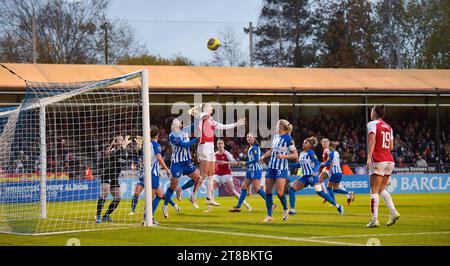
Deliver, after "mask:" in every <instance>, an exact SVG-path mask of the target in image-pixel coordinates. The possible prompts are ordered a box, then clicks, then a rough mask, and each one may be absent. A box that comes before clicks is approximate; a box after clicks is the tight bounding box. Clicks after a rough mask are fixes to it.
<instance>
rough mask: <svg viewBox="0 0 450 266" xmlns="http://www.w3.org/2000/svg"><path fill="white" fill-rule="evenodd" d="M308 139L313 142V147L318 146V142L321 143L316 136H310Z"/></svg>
mask: <svg viewBox="0 0 450 266" xmlns="http://www.w3.org/2000/svg"><path fill="white" fill-rule="evenodd" d="M306 141H308V142H309V143H310V144H311V146H313V147H316V146H317V144H319V142H318V141H317V139H316V137H309V138H307V139H306Z"/></svg>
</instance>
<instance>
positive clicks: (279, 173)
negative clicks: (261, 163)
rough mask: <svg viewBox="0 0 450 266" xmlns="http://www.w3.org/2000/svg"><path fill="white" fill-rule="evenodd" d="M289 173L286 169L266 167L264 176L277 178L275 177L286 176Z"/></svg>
mask: <svg viewBox="0 0 450 266" xmlns="http://www.w3.org/2000/svg"><path fill="white" fill-rule="evenodd" d="M288 175H289V171H288V170H277V169H272V168H269V169H267V173H266V178H271V179H277V178H287V177H288Z"/></svg>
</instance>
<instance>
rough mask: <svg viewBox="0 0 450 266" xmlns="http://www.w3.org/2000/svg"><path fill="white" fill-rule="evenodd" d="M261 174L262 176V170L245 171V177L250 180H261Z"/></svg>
mask: <svg viewBox="0 0 450 266" xmlns="http://www.w3.org/2000/svg"><path fill="white" fill-rule="evenodd" d="M261 176H262V171H248V172H247V173H245V178H246V179H251V180H256V179H258V180H261Z"/></svg>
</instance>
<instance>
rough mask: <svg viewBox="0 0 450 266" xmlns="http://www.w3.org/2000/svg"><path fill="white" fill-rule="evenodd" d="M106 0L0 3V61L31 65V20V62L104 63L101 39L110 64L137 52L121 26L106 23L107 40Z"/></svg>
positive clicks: (128, 29)
mask: <svg viewBox="0 0 450 266" xmlns="http://www.w3.org/2000/svg"><path fill="white" fill-rule="evenodd" d="M109 5H110V1H108V0H84V1H68V0H27V1H25V0H2V1H0V60H1V61H6V62H31V61H32V54H33V27H32V22H33V18H34V21H35V29H36V51H37V62H40V63H66V64H70V63H72V64H82V63H99V62H104V57H105V56H104V55H105V53H104V48H105V40H107V41H108V47H109V48H110V49H109V51H108V57H109V58H110V60H109V61H110V62H114V61H115V60H116V59H117V58H119V57H121V56H123V55H125V54H135V53H142V50H143V48H142V47H141V46H139V44H138V43H137V41H136V37H135V32H134V30H133V29H132V28H131V27H130V26H129V25H128V24H126V23H124V22H123V21H116V22H111V21H110V22H109V23H108V26H109V37H108V38H104V33H105V31H104V29H102V28H101V25H103V24H105V21H108V19H107V16H106V12H107V9H108V7H109Z"/></svg>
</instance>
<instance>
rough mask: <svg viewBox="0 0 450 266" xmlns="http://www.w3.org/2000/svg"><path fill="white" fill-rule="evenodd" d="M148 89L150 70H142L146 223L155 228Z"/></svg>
mask: <svg viewBox="0 0 450 266" xmlns="http://www.w3.org/2000/svg"><path fill="white" fill-rule="evenodd" d="M148 94H149V89H148V70H147V69H144V70H142V76H141V101H142V135H143V138H144V144H143V149H144V158H143V165H142V167H144V185H145V213H146V214H147V216H146V218H145V221H146V225H147V226H153V213H152V200H153V195H152V182H151V178H152V173H151V168H152V167H151V161H152V159H151V156H152V145H151V139H150V104H149V103H150V100H149V95H148Z"/></svg>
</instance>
